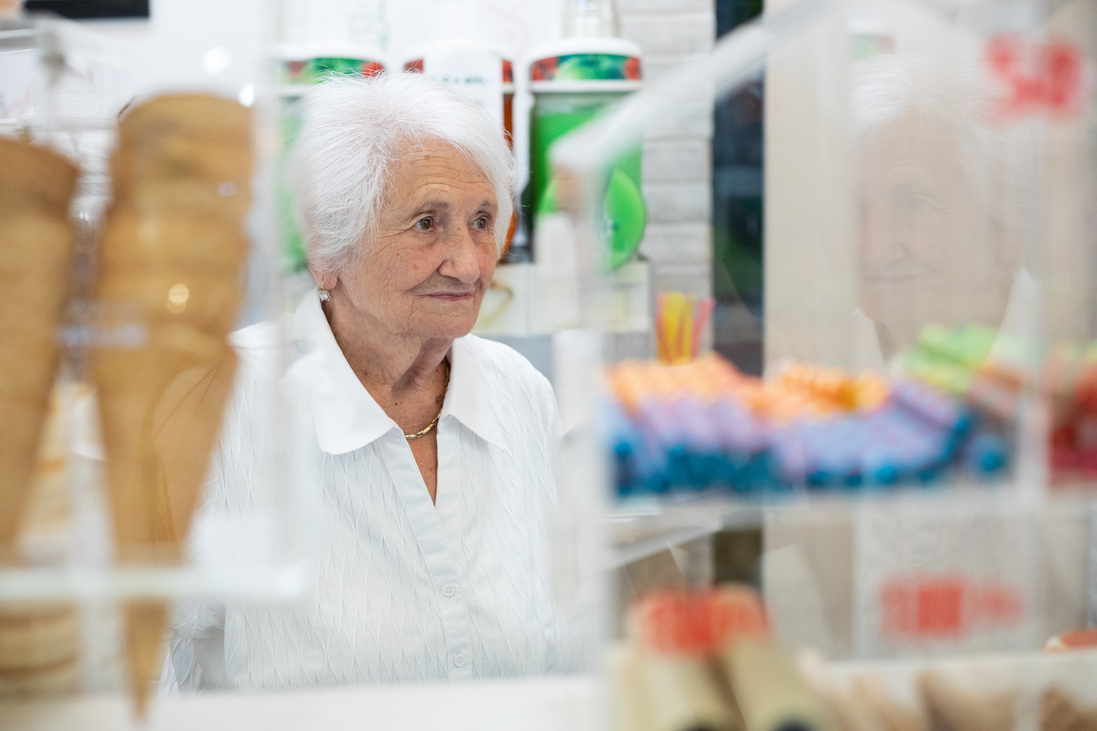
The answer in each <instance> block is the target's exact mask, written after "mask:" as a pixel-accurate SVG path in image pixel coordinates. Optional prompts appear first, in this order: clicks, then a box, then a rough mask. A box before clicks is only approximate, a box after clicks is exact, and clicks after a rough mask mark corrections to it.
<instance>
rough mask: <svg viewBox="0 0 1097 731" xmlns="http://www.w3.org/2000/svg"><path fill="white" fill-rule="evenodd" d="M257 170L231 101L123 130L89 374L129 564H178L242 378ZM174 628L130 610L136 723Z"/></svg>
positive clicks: (127, 123) (165, 103)
mask: <svg viewBox="0 0 1097 731" xmlns="http://www.w3.org/2000/svg"><path fill="white" fill-rule="evenodd" d="M251 167H252V148H251V120H250V115H249V112H248V110H247V109H245V108H244V107H242V106H241V105H239V104H237V103H236V102H234V101H230V100H226V99H221V98H218V97H212V96H205V95H198V94H193V95H171V96H161V97H157V98H155V99H152V100H151V101H149V102H147V103H145V104H143V105H141V106H139V107H136V108H134V109H133V110H131V111H130V112H129V113H128V114H127V115H126V116H125V117H124V118H123V119H122V121H121V122H120V124H119V144H118V148H117V150H116V151H115V153H114V155H113V156H112V159H111V171H112V176H113V182H114V189H115V190H114V192H115V198H114V203H113V204H112V207H111V210H110V212H109V215H108V220H107V224H106V226H105V228H104V232H103V235H102V238H101V241H100V250H99V264H100V271H99V282H98V293H97V294H98V301H99V307H100V314H99V328H98V334H97V337H98V342H97V345H96V348H95V355H94V358H93V371H94V378H95V382H96V385H97V387H98V390H99V407H100V413H101V417H102V426H103V442H104V447H105V450H106V455H107V484H108V491H109V498H110V507H111V514H112V520H113V527H114V536H115V547H116V548H115V550H116V555H117V557H118V560H119V561H120V562H122V563H130V564H149V563H164V562H168V563H171V562H177V561H179V560H180V559H181V558H182V555H183V547H184V542H185V540H186V537H187V534H188V532H189V529H190V523H191V519H192V517H193V514H194V511H195V509H196V508H197V505H198V502H199V498H200V492H201V487H202V482H203V478H204V476H205V473H206V470H207V469H208V465H209V458H210V453H211V452H212V450H213V446H214V442H215V441H216V437H217V432H218V430H219V428H220V425H221V419H222V414H223V412H224V409H225V404H226V403H227V401H228V397H229V392H230V390H231V385H232V378H233V374H234V372H235V364H236V361H235V356H234V355H233V352H232V350H231V348H230V347H229V345H228V341H227V336H228V333H229V331H230V330H231V328H232V326H233V324H234V322H235V321H236V317H237V312H238V310H239V306H240V302H241V299H242V285H241V281H242V275H243V269H244V265H245V262H246V260H247V254H248V240H247V237H246V235H245V233H244V230H243V228H244V219H245V217H246V215H247V211H248V208H249V207H250V192H249V189H250V178H251ZM166 619H167V605H166V604H165V603H163V602H161V601H156V600H148V601H134V602H130V603H129V604H128V605H127V606H126V607H125V616H124V622H125V625H126V627H125V632H124V634H125V640H126V658H127V664H128V670H129V679H130V683H131V686H132V690H133V694H134V698H135V704H136V710H137V712H138V714H139V715H141V716H143V715H145V710H146V704H147V697H148V692H149V680H150V678H153V677H155V675H156V673H157V671H158V670H159V666H160V663H161V656H160V648H161V639H162V635H163V631H164V625H165V623H166Z"/></svg>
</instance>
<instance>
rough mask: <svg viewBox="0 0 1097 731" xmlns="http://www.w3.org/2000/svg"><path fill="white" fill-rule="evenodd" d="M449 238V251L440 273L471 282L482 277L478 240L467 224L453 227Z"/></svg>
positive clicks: (439, 269)
mask: <svg viewBox="0 0 1097 731" xmlns="http://www.w3.org/2000/svg"><path fill="white" fill-rule="evenodd" d="M448 238H449V242H448V243H449V247H448V248H449V252H448V255H447V256H446V260H445V261H444V262H442V266H440V267H439V268H438V273H439V274H442V275H443V276H446V277H450V278H451V279H456V280H458V281H460V282H463V283H465V284H471V283H472V282H475V281H476V280H477V279H479V278H480V261H479V259H478V257H477V249H476V240H475V239H474V238H473V236H472V231H471V230H470V229H469V227H468V226H467V225H464V226H457V227H454V229H452V232H451V234H450V236H449V237H448Z"/></svg>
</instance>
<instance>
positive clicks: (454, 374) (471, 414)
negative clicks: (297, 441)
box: [294, 290, 505, 454]
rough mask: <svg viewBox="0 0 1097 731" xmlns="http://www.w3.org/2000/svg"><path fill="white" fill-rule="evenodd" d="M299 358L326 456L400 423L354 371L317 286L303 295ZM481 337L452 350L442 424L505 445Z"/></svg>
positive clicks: (466, 340) (364, 442)
mask: <svg viewBox="0 0 1097 731" xmlns="http://www.w3.org/2000/svg"><path fill="white" fill-rule="evenodd" d="M294 318H295V322H296V329H297V337H298V347H299V351H298V352H299V353H300V357H299V358H298V361H297V364H296V365H295V369H297V370H299V371H300V373H301V376H302V380H303V381H304V383H305V386H306V388H307V389H308V391H309V395H310V397H311V402H312V412H313V419H314V423H315V424H316V437H317V440H318V441H319V444H320V448H321V449H322V450H323V451H324V452H327V453H328V454H345V453H347V452H352V451H354V450H356V449H360V448H362V447H364V446H366V445H367V444H369V443H371V442H373V441H375V440H377V439H379V438H381V437H382V436H384V435H385V434H386V433H388V432H389V431H391V430H393V429H396V430H397V431H399V426H398V425H397V424H396V422H394V421H393V420H392V419H391V418H389V416H388V414H386V413H385V412H384V410H383V409H382V408H381V407H380V406H378V405H377V402H376V401H374V400H373V397H372V396H370V394H369V391H367V390H366V388H365V386H363V385H362V382H361V381H359V380H358V376H356V375H355V374H354V370H353V369H351V367H350V364H349V363H348V362H347V359H346V356H344V355H343V351H342V349H341V348H340V347H339V344H338V343H337V342H336V341H335V336H334V335H333V334H332V332H331V326H330V325H329V324H328V319H327V317H326V316H325V315H324V310H323V308H322V307H321V306H320V298H319V295H318V293H317V291H316V290H313V291H311V292H309V293H307V294H306V295H305V298H304V299H303V300H302V301H301V305H300V306H299V307H298V308H297V312H296V314H295V315H294ZM478 341H479V338H476V337H473V336H469V337H465V338H459V339H457V340H455V341H454V342H453V345H452V347H451V348H450V353H449V358H450V381H449V388H448V390H447V392H446V400H445V403H444V404H443V406H442V414H441V418H440V419H439V422H441V421H442V420H444V419H446V418H447V417H453V418H454V419H456V420H457V421H459V422H461V423H462V424H464V425H465V427H467V428H468V429H470V430H472V432H473V433H475V434H476V435H477V436H479V437H480V438H482V439H484V440H485V441H488V442H490V443H491V444H494V445H495V446H498V447H503V446H505V442H504V440H503V434H502V429H501V428H500V427H499V420H498V418H497V417H496V415H495V413H494V412H495V409H494V408H491V405H490V404H489V403H488V399H490V398H491V397H492V394H491V390H490V389H489V388H487V387H486V382H485V379H484V373H485V367H488V364H487V362H486V360H485V357H484V353H483V352H481V351H482V348H479V347H477V345H478Z"/></svg>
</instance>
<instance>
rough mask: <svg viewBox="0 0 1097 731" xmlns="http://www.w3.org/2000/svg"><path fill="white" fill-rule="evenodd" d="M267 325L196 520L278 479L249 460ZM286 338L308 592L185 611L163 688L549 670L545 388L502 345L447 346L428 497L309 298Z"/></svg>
mask: <svg viewBox="0 0 1097 731" xmlns="http://www.w3.org/2000/svg"><path fill="white" fill-rule="evenodd" d="M273 327H274V326H273V325H269V324H268V325H259V326H255V327H253V328H248V329H246V330H242V331H240V332H239V333H237V334H235V336H234V344H235V346H236V348H237V351H238V352H239V354H240V356H241V369H240V373H239V375H238V377H237V385H236V389H235V392H234V394H233V398H232V400H231V402H230V404H229V407H228V412H227V414H226V423H225V427H224V429H223V431H222V434H221V437H220V441H219V444H218V449H217V452H216V454H215V455H214V461H213V466H212V469H211V476H210V478H209V480H208V483H207V486H206V495H205V499H204V502H203V505H202V507H201V511H202V513H210V512H220V513H221V514H223V515H234V514H235V515H239V514H241V513H242V512H244V513H246V511H247V510H248V509H249V501H250V500H251V495H250V492H249V486H250V485H251V484H253V480H256V479H263V474H264V470H269V469H271V466H270V465H267V464H264V461H263V460H261V459H258V458H257V457H256V449H255V445H256V444H259V443H261V440H264V439H269V438H271V437H270V436H269V435H268V434H267V432H268V431H270V430H269V429H267V428H266V427H265V425H264V423H263V419H264V416H263V415H264V408H265V406H264V404H263V403H260V399H258V398H257V397H256V394H257V393H260V392H262V389H260V388H257V387H255V385H254V384H255V382H256V380H257V379H261V378H263V377H264V375H265V374H266V375H269V374H270V373H271V372H272V369H274V368H275V366H276V365H277V360H276V359H277V357H278V356H277V353H278V352H279V351H278V349H277V348H273V347H270V346H268V345H264V343H269V342H270V341H271V339H272V338H271V334H272V328H273ZM294 329H295V332H296V333H297V335H296V337H297V342H296V347H295V353H296V356H295V359H294V362H293V363H292V364H291V365H290V367H289V370H288V373H287V375H286V382H287V383H288V384H289V390H290V391H291V392H292V396H293V398H294V399H295V401H296V402H297V403H299V404H300V406H299V407H298V408H299V409H300V410H301V411H303V412H304V413H302V414H300V418H299V419H298V421H299V422H301V425H299V427H298V428H299V429H300V430H301V436H300V437H299V439H300V440H302V441H304V442H308V448H307V449H306V450H305V451H306V460H305V462H306V465H308V466H307V467H306V469H314V470H318V473H319V480H318V484H319V486H318V488H317V492H318V495H317V496H316V498H315V502H316V503H318V509H317V511H316V514H317V516H318V520H319V529H318V531H316V536H317V538H316V540H317V544H318V545H317V548H316V552H315V553H316V556H317V559H316V560H317V572H316V580H315V588H314V591H312V592H310V593H309V594H308V595H307V596H306V597H304V598H303V599H301V600H298V601H296V602H294V603H292V604H288V605H280V606H260V607H257V606H250V607H248V606H231V605H229V606H226V605H224V604H216V603H187V604H183V605H181V606H179V607H178V608H177V609H176V611H175V613H174V621H173V625H174V627H173V631H174V635H173V639H172V643H171V651H170V657H169V658H168V666H167V667H166V668H165V677H166V679H167V680H166V683H170V684H172V685H174V686H177V688H178V689H179V690H181V691H182V692H188V691H195V690H199V689H232V690H273V689H287V688H301V687H310V686H333V685H341V684H360V683H392V682H408V681H426V680H440V679H451V680H456V679H469V678H478V677H492V676H504V675H522V674H537V673H544V672H550V671H552V670H554V669H560V668H559V667H558V666H559V664H560V661H559V653H558V646H559V643H560V641H561V638H562V622H561V620H559V619H558V615H557V614H556V613H555V612H554V610H553V607H552V598H551V592H550V590H549V578H548V577H549V551H548V534H547V531H548V520H549V515H550V513H551V510H552V506H553V503H554V500H555V499H556V477H555V475H556V471H555V470H556V465H555V455H556V453H557V448H556V444H557V439H558V436H559V435H558V431H559V427H558V416H557V411H556V404H555V400H554V398H553V394H552V389H551V386H550V385H549V384H548V381H546V380H545V378H544V377H543V376H541V374H540V373H538V372H537V371H536V370H535V369H534V368H533V367H532V366H531V365H530V364H529V363H528V362H527V361H526V360H525V359H524V358H522V357H521V356H520V355H518V354H517V353H515V352H514V351H513V350H511V349H510V348H508V347H506V346H504V345H501V344H499V343H494V342H490V341H485V340H481V339H480V338H477V337H474V336H468V337H465V338H460V339H458V340H456V341H455V342H454V343H453V346H452V348H451V350H450V355H449V357H450V362H451V376H450V385H449V390H448V393H447V395H446V400H445V404H444V406H443V409H442V414H441V418H440V419H439V422H438V426H437V430H438V437H437V438H438V490H437V504H432V503H431V500H430V496H429V494H428V492H427V488H426V485H425V484H424V482H423V479H422V476H421V475H420V473H419V470H418V467H417V466H416V463H415V459H414V457H413V456H412V453H411V450H410V448H409V447H408V443H407V441H406V440H405V439H404V437H403V435H402V433H401V430H400V428H399V427H398V426H397V425H396V423H395V422H393V421H392V419H390V418H389V417H388V416H387V415H386V414H385V413H384V411H382V410H381V408H380V407H379V406H378V405H377V404H376V402H374V400H373V399H372V398H371V397H370V395H369V393H368V392H367V391H366V390H365V388H364V387H363V386H362V385H361V383H360V382H359V381H358V379H357V377H356V376H355V375H354V373H353V371H352V370H351V368H350V365H349V364H348V363H347V361H346V359H345V358H344V357H343V354H342V352H341V351H340V349H339V347H338V345H337V343H336V342H335V338H334V337H333V335H332V333H331V329H330V328H329V326H328V323H327V320H326V318H325V317H324V314H323V311H322V310H321V307H320V303H319V300H318V298H317V295H316V293H315V292H313V293H310V294H309V295H307V296H306V298H305V300H304V301H303V303H302V305H301V307H300V308H299V309H298V311H297V313H296V315H295V316H294ZM302 425H303V427H304V428H302ZM313 482H316V481H315V480H314V481H313Z"/></svg>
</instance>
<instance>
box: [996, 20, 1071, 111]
mask: <svg viewBox="0 0 1097 731" xmlns="http://www.w3.org/2000/svg"><path fill="white" fill-rule="evenodd" d="M986 62H987V66H988V67H989V69H990V72H991V74H992V75H993V76H994V77H995V78H996V79H998V80H999V81H1000V82H1002V83H1003V85H1004V87H1005V94H1004V96H1003V97H1002V98H1001V99H1000V100H999V102H1000V108H999V112H1000V113H1001V114H1002V115H1003V116H1004V117H1007V118H1012V119H1016V118H1018V117H1022V116H1024V115H1027V114H1038V113H1041V112H1047V113H1050V114H1054V115H1061V116H1066V115H1070V114H1074V113H1076V112H1077V111H1078V110H1079V109H1080V108H1081V102H1082V96H1083V92H1084V91H1085V86H1086V84H1085V81H1086V73H1085V64H1084V63H1083V59H1082V54H1081V53H1079V52H1078V49H1077V48H1075V46H1074V44H1072V43H1071V42H1070V41H1066V40H1062V39H1051V40H1048V41H1045V42H1043V43H1038V42H1033V41H1029V40H1027V39H1025V38H1023V37H1021V36H1017V35H1001V36H996V37H995V38H992V39H991V40H990V42H989V43H987V47H986Z"/></svg>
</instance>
